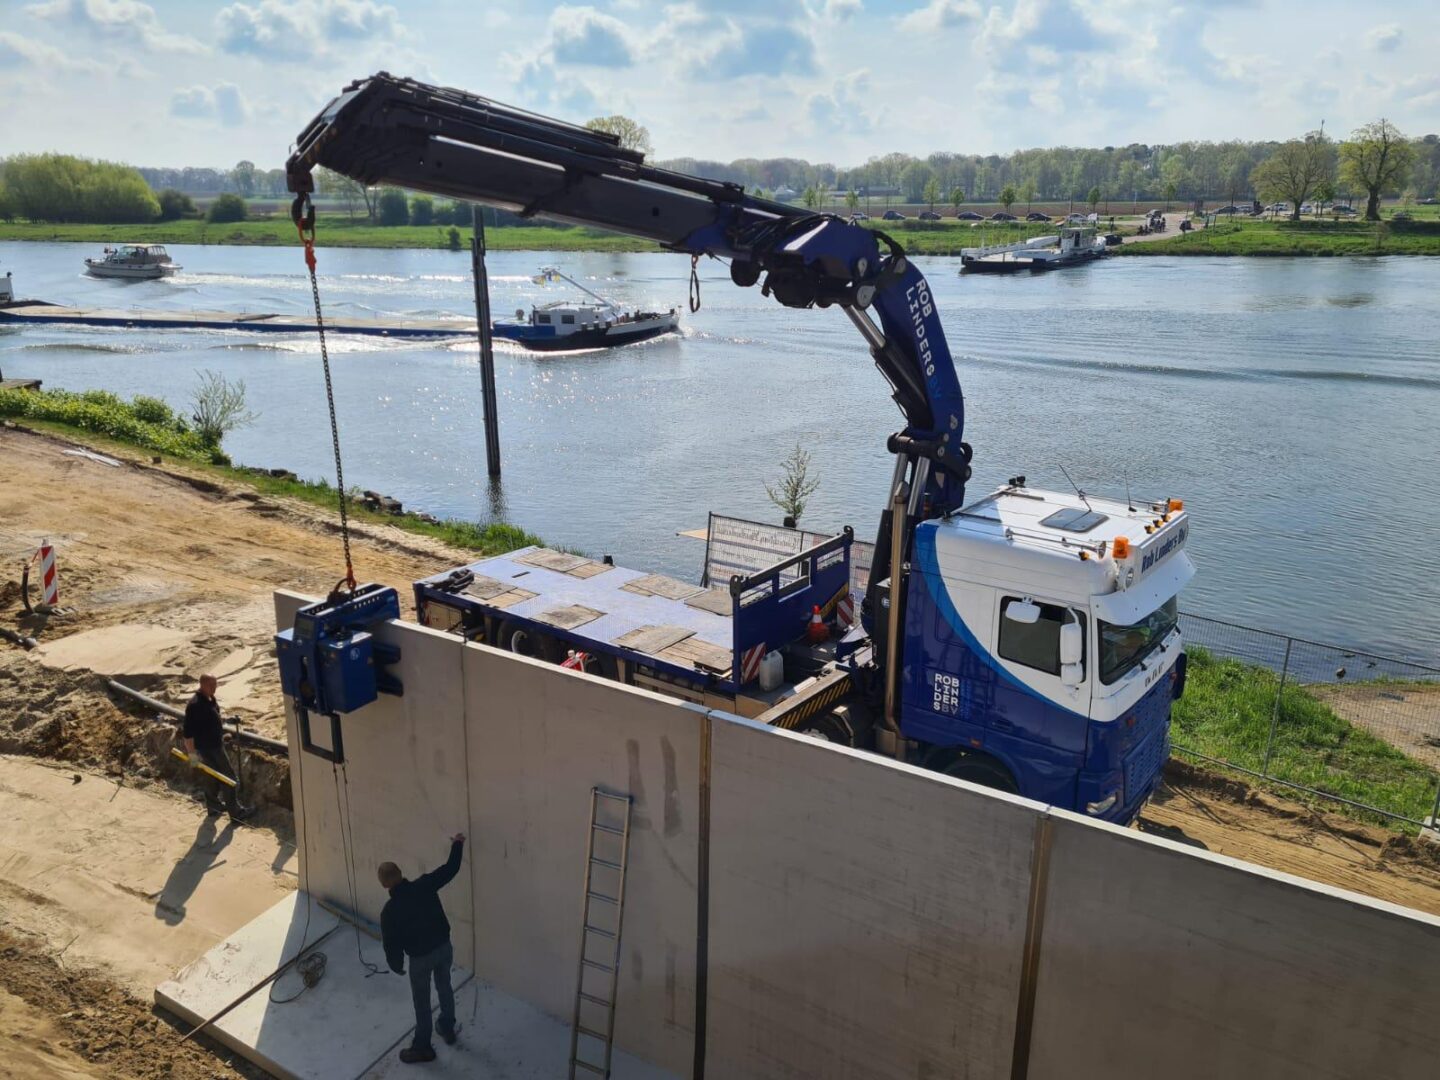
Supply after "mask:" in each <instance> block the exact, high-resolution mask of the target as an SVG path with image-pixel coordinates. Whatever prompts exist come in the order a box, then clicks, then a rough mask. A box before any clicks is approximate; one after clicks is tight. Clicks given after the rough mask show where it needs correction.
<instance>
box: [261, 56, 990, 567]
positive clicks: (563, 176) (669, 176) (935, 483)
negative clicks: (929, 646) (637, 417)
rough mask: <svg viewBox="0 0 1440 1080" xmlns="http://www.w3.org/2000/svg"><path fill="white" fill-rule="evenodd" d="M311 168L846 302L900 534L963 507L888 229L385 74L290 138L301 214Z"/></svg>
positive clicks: (801, 296)
mask: <svg viewBox="0 0 1440 1080" xmlns="http://www.w3.org/2000/svg"><path fill="white" fill-rule="evenodd" d="M316 166H323V167H325V168H328V169H331V170H333V171H335V172H337V173H341V174H343V175H345V176H348V177H351V178H352V179H354V180H357V181H359V182H361V183H364V184H367V185H373V184H382V183H383V184H394V185H397V186H400V187H405V188H409V189H412V190H416V191H424V192H430V193H434V194H438V195H444V196H448V197H450V198H454V199H463V200H469V201H472V202H479V203H484V204H486V205H489V206H495V207H500V208H503V209H507V210H511V211H514V212H516V213H519V214H522V215H525V216H532V215H534V216H541V217H545V218H550V219H553V220H556V221H562V222H568V223H572V224H579V225H587V226H597V227H600V228H605V229H611V230H614V231H616V232H622V233H627V234H629V235H631V236H636V237H641V238H644V239H646V240H651V241H654V242H655V243H657V244H660V245H661V246H663V247H665V248H667V249H669V250H672V251H677V252H684V253H687V254H690V255H692V256H701V255H705V256H713V257H717V258H723V259H728V260H730V276H731V279H732V280H733V281H734V282H735V283H736V284H737V285H741V286H750V285H754V284H756V283H757V282H759V281H760V279H761V277H762V276H763V277H764V282H763V286H762V288H763V291H764V292H765V293H766V295H770V296H773V297H774V298H775V299H776V300H778V301H779V302H780V303H781V304H784V305H786V306H787V307H797V308H808V307H812V306H818V307H822V308H823V307H830V306H832V305H838V306H840V307H841V308H842V309H843V310H844V311H845V313H846V314H847V316H849V318H850V320H851V321H852V322H853V323H854V324H855V326H856V327H857V328H858V329H859V330H860V332H861V334H862V335H863V336H864V338H865V340H866V343H867V345H869V347H870V353H871V356H872V358H873V359H874V361H875V363H876V366H877V367H879V369H880V371H881V373H882V374H883V375H884V376H885V378H886V380H887V381H888V382H889V384H890V388H891V392H892V396H893V397H894V399H895V402H896V404H897V405H898V406H899V408H900V411H901V414H902V415H903V416H904V418H905V428H904V429H903V430H902V431H899V432H897V433H896V434H894V435H892V436H891V438H890V440H889V443H888V446H889V449H890V450H891V451H892V452H893V453H895V454H896V455H898V457H899V458H900V461H899V462H898V463H897V468H896V487H897V488H899V487H902V486H903V487H904V489H905V490H906V491H907V492H908V493H909V496H910V497H909V499H908V503H909V508H910V509H909V513H908V514H907V517H908V518H909V519H910V521H909V522H908V524H913V523H914V521H915V520H918V519H919V517H920V516H922V515H927V516H928V515H933V514H939V513H945V512H947V511H951V510H955V509H959V508H960V506H961V505H963V502H964V489H965V481H966V480H967V479H968V478H969V475H970V464H969V462H970V449H969V447H968V446H967V445H966V444H965V443H964V442H962V436H963V433H964V399H963V397H962V395H961V392H960V384H959V379H958V378H957V376H956V373H955V366H954V363H953V361H952V359H951V356H950V350H949V347H948V345H947V344H946V341H945V334H944V331H943V330H942V328H941V326H940V318H939V314H938V312H937V310H936V307H935V303H934V301H933V299H932V297H931V293H930V288H929V285H928V284H927V283H926V281H925V278H924V276H923V275H922V274H921V273H920V271H919V270H918V269H917V268H916V267H915V265H914V263H913V262H912V261H911V260H910V259H909V258H907V257H906V255H905V252H904V250H903V249H902V248H901V247H900V245H899V244H897V243H895V242H894V241H893V240H892V239H890V238H889V237H888V236H885V235H884V234H883V233H879V232H876V231H873V230H871V229H869V228H867V227H865V226H863V225H860V224H858V223H856V222H853V221H850V220H847V219H845V218H841V217H838V216H836V215H833V214H818V213H812V212H810V211H808V210H804V209H801V208H798V207H794V206H790V205H788V204H785V203H779V202H774V201H772V200H769V199H762V198H758V197H756V196H754V195H749V194H747V193H746V192H745V190H744V189H743V188H742V187H741V186H739V185H738V184H733V183H725V182H721V181H716V180H707V179H703V178H701V177H695V176H689V175H686V174H684V173H679V172H674V171H671V170H668V169H660V168H656V167H654V166H652V165H647V164H646V163H645V159H644V155H643V154H640V153H639V152H637V151H634V150H628V149H626V148H624V147H622V146H621V145H620V141H619V139H618V138H616V137H615V136H614V135H610V134H608V133H605V132H597V131H591V130H589V129H587V128H583V127H577V126H575V125H573V124H568V123H565V122H563V121H559V120H552V119H550V118H548V117H544V116H539V115H537V114H535V113H531V112H527V111H525V110H522V109H516V108H513V107H511V106H508V105H502V104H500V103H498V102H495V101H491V100H489V99H488V98H483V97H479V96H477V95H474V94H469V93H465V92H463V91H459V90H453V89H447V88H444V87H437V86H430V85H427V84H425V83H420V82H416V81H414V80H411V79H402V78H397V77H395V76H392V75H390V74H388V73H386V72H380V73H379V74H377V75H374V76H372V77H370V78H368V79H362V80H359V81H357V82H354V83H352V84H351V85H350V86H348V87H346V88H345V90H344V91H343V92H342V93H341V94H340V96H339V97H337V98H335V99H334V100H333V101H331V102H330V104H328V105H327V106H326V107H325V108H324V109H323V110H322V111H321V112H320V114H319V115H318V116H317V117H316V118H315V119H314V120H312V121H311V122H310V124H308V125H307V126H306V128H305V130H304V131H303V132H302V133H301V134H300V136H299V138H298V139H297V140H296V147H295V151H294V153H293V154H292V155H291V157H290V159H289V161H288V162H287V163H286V176H287V182H288V185H289V187H290V190H291V191H293V192H296V193H297V200H296V203H297V212H298V208H299V207H300V206H301V205H302V203H303V202H304V200H306V199H308V196H309V195H310V193H312V192H313V191H314V189H315V179H314V174H313V170H314V168H315V167H316ZM872 310H873V312H874V313H875V315H876V316H877V317H878V320H879V321H878V325H877V322H876V321H875V319H872V318H871V315H870V312H871V311H872ZM907 475H908V476H909V480H908V481H907V480H906V476H907ZM892 501H893V492H892ZM910 531H911V530H910V529H908V528H907V529H905V530H904V534H905V535H908V534H909V532H910ZM891 533H892V528H891V522H890V512H889V511H888V510H887V511H886V513H885V515H884V516H883V520H882V522H881V528H880V533H879V543H878V545H877V547H878V549H879V550H877V553H876V563H877V566H876V569H877V571H881V570H885V569H888V561H889V559H888V557H889V548H890V535H891ZM877 577H878V575H877Z"/></svg>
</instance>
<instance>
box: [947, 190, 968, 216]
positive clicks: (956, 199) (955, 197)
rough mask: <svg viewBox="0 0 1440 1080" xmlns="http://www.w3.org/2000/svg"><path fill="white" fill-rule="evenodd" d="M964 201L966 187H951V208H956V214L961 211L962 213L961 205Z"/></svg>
mask: <svg viewBox="0 0 1440 1080" xmlns="http://www.w3.org/2000/svg"><path fill="white" fill-rule="evenodd" d="M964 202H965V189H964V188H958V187H954V188H951V189H950V208H951V209H952V210H954V211H955V213H956V214H959V213H960V207H961V206H962V205H963V204H964Z"/></svg>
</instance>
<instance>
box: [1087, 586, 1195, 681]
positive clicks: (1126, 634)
mask: <svg viewBox="0 0 1440 1080" xmlns="http://www.w3.org/2000/svg"><path fill="white" fill-rule="evenodd" d="M1179 617H1180V611H1179V608H1178V606H1177V603H1176V598H1175V597H1173V596H1172V597H1171V598H1170V599H1169V600H1166V601H1165V603H1163V604H1161V605H1160V606H1159V607H1158V608H1156V609H1155V610H1154V611H1152V612H1151V613H1150V614H1149V615H1146V616H1145V617H1144V618H1143V619H1141V620H1140V621H1139V622H1136V623H1131V624H1130V625H1128V626H1116V625H1114V624H1113V623H1107V622H1106V621H1105V620H1104V619H1101V620H1100V681H1101V682H1104V683H1106V684H1109V683H1113V682H1114V681H1115V680H1116V679H1118V678H1120V677H1121V676H1122V675H1124V674H1125V673H1126V672H1127V671H1129V670H1130V669H1131V668H1133V667H1134V666H1135V665H1136V664H1138V663H1140V661H1141V660H1144V659H1145V657H1147V656H1149V655H1150V653H1151V652H1152V651H1153V650H1154V649H1155V647H1156V646H1157V645H1159V644H1160V642H1162V641H1164V640H1165V638H1166V637H1168V636H1169V634H1170V631H1171V630H1174V629H1175V623H1176V621H1177V620H1178V619H1179Z"/></svg>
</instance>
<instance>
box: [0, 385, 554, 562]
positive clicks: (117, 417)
mask: <svg viewBox="0 0 1440 1080" xmlns="http://www.w3.org/2000/svg"><path fill="white" fill-rule="evenodd" d="M15 395H24V396H26V397H29V398H32V399H36V400H38V401H40V402H41V404H40V405H38V406H37V405H35V404H34V403H30V404H28V405H26V406H25V407H24V408H23V410H22V409H21V408H20V407H17V406H16V405H15V403H14V402H13V401H12V400H11V399H12V398H13V397H14V396H15ZM87 398H88V399H91V401H90V402H89V404H93V403H94V402H95V401H98V400H99V399H102V398H105V399H109V400H107V401H103V402H101V404H100V410H101V411H100V413H99V414H97V413H95V411H94V410H93V409H88V408H87V409H85V410H82V411H81V412H80V413H78V414H77V413H75V412H74V411H73V410H71V411H66V410H67V409H69V402H71V401H81V402H86V399H87ZM46 399H49V401H50V402H58V403H59V404H60V405H61V406H63V408H59V409H57V408H55V407H53V406H52V405H51V404H46V403H45V401H46ZM142 412H143V409H142ZM132 413H133V404H127V403H125V402H122V401H120V399H119V398H116V397H115V396H114V395H112V394H106V393H105V392H103V391H91V392H89V393H87V394H71V393H68V392H66V391H49V390H47V391H43V392H42V391H34V390H3V391H0V416H9V417H14V418H15V419H16V420H17V421H19V422H20V423H23V424H24V426H26V427H28V428H33V429H34V430H36V431H42V432H46V433H48V434H51V435H59V436H61V437H63V438H66V439H70V440H72V441H74V442H78V443H81V444H83V445H85V446H90V447H93V448H94V449H96V450H98V451H100V452H101V453H111V454H122V453H124V452H126V451H131V452H133V451H134V450H136V449H140V450H144V451H147V452H149V453H151V454H158V455H159V456H160V457H161V460H162V462H168V463H169V464H170V465H172V466H174V467H176V468H177V471H183V472H187V473H190V474H192V475H198V476H199V478H201V479H204V480H209V481H212V482H215V481H226V482H230V483H239V484H242V485H244V486H246V487H249V488H252V489H253V490H255V491H256V492H258V493H260V494H262V495H272V496H277V497H281V498H290V499H296V500H299V501H300V502H304V503H309V504H310V505H312V506H316V507H319V508H321V509H323V510H326V511H329V512H331V513H333V514H335V516H336V517H337V518H338V517H339V511H338V508H337V505H336V495H335V487H334V485H332V484H330V483H328V482H327V481H326V480H324V479H320V480H302V479H291V478H290V477H286V476H271V475H270V474H269V472H267V471H265V470H263V469H255V468H251V467H248V466H244V465H231V464H229V463H228V458H224V455H223V454H221V455H216V454H214V453H213V452H212V450H211V449H210V448H209V447H205V446H203V445H200V444H198V440H196V444H195V445H191V444H190V443H189V442H188V441H185V440H186V439H194V436H193V433H191V434H190V435H189V436H186V437H185V438H184V439H182V441H181V442H180V443H179V444H176V443H174V442H173V436H174V429H173V427H169V428H166V427H163V426H161V425H153V424H144V423H143V422H141V421H136V420H134V419H133V416H131V418H130V419H129V420H126V416H127V414H132ZM96 415H98V416H99V417H100V419H99V420H95V421H92V420H91V419H89V418H90V417H93V416H96ZM151 428H155V429H157V430H156V431H151V430H149V429H151ZM216 457H219V458H223V459H224V460H223V461H217V460H214V459H215V458H216ZM358 494H359V489H354V488H352V489H351V496H352V498H351V502H350V508H349V512H350V517H351V518H352V519H353V520H355V521H362V522H369V523H371V524H375V525H393V526H395V527H397V528H400V529H404V530H405V531H406V532H411V533H416V534H419V535H421V536H428V537H432V538H433V539H436V540H439V541H441V542H443V543H446V544H449V545H451V546H452V547H456V548H461V549H463V550H466V551H474V552H478V553H480V554H482V555H499V554H503V553H504V552H506V551H513V550H514V549H516V548H521V547H527V546H529V545H531V544H534V545H537V546H539V545H543V543H544V541H543V540H541V539H540V537H538V536H536V535H535V534H534V533H530V532H526V531H525V530H524V529H522V528H520V527H519V526H517V525H511V524H508V523H506V522H489V523H486V524H480V523H477V522H472V521H458V520H455V519H449V520H441V521H427V520H425V519H424V518H422V517H421V516H419V515H418V514H416V513H413V512H409V513H405V514H398V515H396V514H384V513H379V512H377V511H373V510H367V509H366V508H365V507H364V506H363V505H361V504H360V503H359V501H358V498H357V497H358Z"/></svg>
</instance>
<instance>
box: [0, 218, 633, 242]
mask: <svg viewBox="0 0 1440 1080" xmlns="http://www.w3.org/2000/svg"><path fill="white" fill-rule="evenodd" d="M449 231H450V226H449V225H396V226H393V227H388V228H386V227H381V226H378V225H369V224H366V223H364V222H351V221H350V219H349V218H347V217H345V216H343V215H325V214H322V215H321V216H320V218H319V220H318V222H317V225H316V228H315V243H316V246H317V247H366V248H441V249H445V248H448V247H449V246H450V241H449ZM0 240H48V241H64V242H69V243H84V244H139V243H153V244H242V245H259V246H281V245H294V246H296V247H298V246H299V240H298V239H297V237H296V233H295V226H293V225H292V224H291V223H290V221H289V219H288V218H285V217H278V216H277V217H267V218H256V219H254V220H251V221H239V222H235V223H233V224H228V225H211V224H210V223H209V222H206V221H199V220H185V221H165V222H157V223H156V224H154V225H50V224H45V223H43V222H14V223H11V224H4V223H0ZM460 243H461V246H462V248H463V249H464V250H466V251H468V250H469V248H470V230H469V229H468V228H462V229H460ZM485 243H486V246H487V247H488V248H489V249H490V250H492V251H658V250H660V249H659V247H658V246H657V245H655V244H651V243H648V242H647V241H644V240H637V239H635V238H634V237H630V236H621V235H620V234H618V233H612V232H605V231H604V230H601V229H588V228H579V227H577V226H560V225H556V226H550V225H535V226H524V227H516V226H507V227H504V228H493V229H486V230H485Z"/></svg>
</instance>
